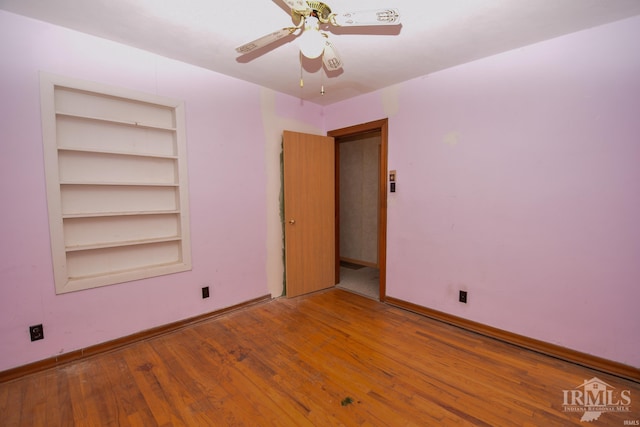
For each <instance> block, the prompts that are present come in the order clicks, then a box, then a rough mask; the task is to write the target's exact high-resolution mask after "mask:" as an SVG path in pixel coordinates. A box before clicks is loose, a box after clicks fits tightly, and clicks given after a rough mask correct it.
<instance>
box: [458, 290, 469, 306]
mask: <svg viewBox="0 0 640 427" xmlns="http://www.w3.org/2000/svg"><path fill="white" fill-rule="evenodd" d="M458 301H460V302H463V303H465V304H466V303H467V291H460V296H459V297H458Z"/></svg>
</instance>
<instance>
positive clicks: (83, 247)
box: [42, 74, 190, 293]
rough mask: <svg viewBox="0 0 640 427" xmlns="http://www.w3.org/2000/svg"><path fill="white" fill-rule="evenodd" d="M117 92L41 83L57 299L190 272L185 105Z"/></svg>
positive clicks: (54, 80)
mask: <svg viewBox="0 0 640 427" xmlns="http://www.w3.org/2000/svg"><path fill="white" fill-rule="evenodd" d="M115 92H116V93H114V90H108V89H106V88H104V87H102V86H97V85H95V84H91V83H86V82H75V81H69V80H68V79H64V78H60V77H56V76H51V75H46V74H43V76H42V97H43V125H44V126H43V130H44V133H45V138H44V142H45V166H46V171H47V188H48V202H49V215H50V229H51V237H52V252H53V259H54V270H55V276H56V289H57V292H58V293H60V292H69V291H74V290H79V289H86V288H90V287H95V286H102V285H105V284H112V283H119V282H123V281H129V280H135V279H140V278H144V277H151V276H155V275H160V274H168V273H173V272H177V271H184V270H186V269H189V268H190V250H189V238H188V229H189V227H188V214H187V209H188V198H187V182H186V157H185V141H184V126H183V117H182V115H183V111H182V110H183V109H182V104H181V103H179V102H176V101H171V100H165V99H158V98H157V97H153V96H148V95H140V94H127V93H123V90H122V89H116V90H115ZM125 92H126V91H125Z"/></svg>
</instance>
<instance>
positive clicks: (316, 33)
mask: <svg viewBox="0 0 640 427" xmlns="http://www.w3.org/2000/svg"><path fill="white" fill-rule="evenodd" d="M298 40H299V45H300V52H302V54H303V55H304V56H306V57H307V58H309V59H314V58H317V57H319V56H320V55H322V52H324V45H325V38H324V36H323V35H322V34H321V33H320V27H319V24H318V19H317V18H315V17H313V16H309V17H307V18H306V19H305V24H304V32H303V33H302V34H301V35H300V38H299V39H298Z"/></svg>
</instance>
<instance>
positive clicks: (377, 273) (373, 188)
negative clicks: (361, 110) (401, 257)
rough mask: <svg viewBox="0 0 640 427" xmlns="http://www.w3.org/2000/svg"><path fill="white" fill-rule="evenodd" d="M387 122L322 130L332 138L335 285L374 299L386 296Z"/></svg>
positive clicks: (381, 121)
mask: <svg viewBox="0 0 640 427" xmlns="http://www.w3.org/2000/svg"><path fill="white" fill-rule="evenodd" d="M387 125H388V120H387V119H383V120H377V121H374V122H369V123H363V124H360V125H356V126H351V127H347V128H342V129H337V130H333V131H330V132H328V133H327V135H328V136H331V137H333V138H334V140H335V174H336V178H335V217H336V221H335V224H336V227H335V230H336V231H335V233H336V234H335V246H336V250H335V258H336V259H335V266H336V267H335V283H336V284H340V286H341V287H343V288H346V289H347V290H352V291H354V292H358V293H361V294H364V295H366V296H370V297H374V298H375V299H378V300H379V301H384V300H385V296H386V280H385V279H386V231H387V185H386V175H387V147H388V141H387ZM345 204H346V206H345ZM372 286H377V289H373V292H374V294H373V295H372V294H371V292H372V290H371V287H372Z"/></svg>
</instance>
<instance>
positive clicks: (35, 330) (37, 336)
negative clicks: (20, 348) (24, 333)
mask: <svg viewBox="0 0 640 427" xmlns="http://www.w3.org/2000/svg"><path fill="white" fill-rule="evenodd" d="M29 335H31V341H38V340H42V339H44V330H43V329H42V325H33V326H29Z"/></svg>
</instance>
